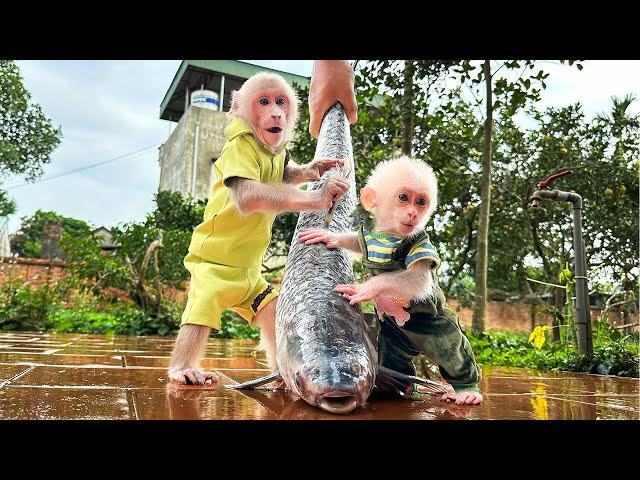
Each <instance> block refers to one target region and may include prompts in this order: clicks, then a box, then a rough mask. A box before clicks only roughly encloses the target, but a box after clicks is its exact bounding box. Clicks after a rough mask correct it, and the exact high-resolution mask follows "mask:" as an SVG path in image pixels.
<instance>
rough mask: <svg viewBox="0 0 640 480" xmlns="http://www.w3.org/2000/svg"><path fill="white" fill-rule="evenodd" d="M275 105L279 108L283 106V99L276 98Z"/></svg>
mask: <svg viewBox="0 0 640 480" xmlns="http://www.w3.org/2000/svg"><path fill="white" fill-rule="evenodd" d="M276 105H280V106H282V105H284V98H278V99H277V100H276Z"/></svg>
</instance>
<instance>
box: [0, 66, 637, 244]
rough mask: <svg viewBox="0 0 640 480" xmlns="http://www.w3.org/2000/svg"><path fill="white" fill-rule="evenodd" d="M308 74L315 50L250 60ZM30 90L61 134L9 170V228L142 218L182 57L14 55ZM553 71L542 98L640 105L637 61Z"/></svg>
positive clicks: (594, 108) (599, 105) (592, 107)
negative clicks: (43, 158) (32, 176)
mask: <svg viewBox="0 0 640 480" xmlns="http://www.w3.org/2000/svg"><path fill="white" fill-rule="evenodd" d="M246 61H248V62H250V63H255V64H258V65H263V66H268V67H270V68H275V69H278V70H283V71H287V72H290V73H296V74H299V75H304V76H310V75H311V68H312V61H311V60H256V61H253V60H246ZM17 63H18V66H19V67H20V72H21V74H22V77H23V80H24V84H25V86H26V88H27V89H28V90H29V91H30V92H31V94H32V100H33V101H34V102H37V103H39V104H40V105H41V106H42V108H43V110H44V112H45V114H46V115H47V116H48V117H49V118H51V120H52V122H53V124H54V125H56V126H61V127H62V134H63V138H62V143H61V144H60V145H59V146H58V148H57V149H56V150H55V151H54V152H53V154H52V162H51V163H50V164H49V165H48V166H46V167H45V171H44V175H43V176H42V177H41V178H40V180H39V181H38V182H37V183H34V184H28V185H27V186H21V187H18V188H12V187H15V186H16V185H22V184H23V183H24V181H23V180H22V179H21V178H19V177H18V178H9V179H6V180H4V184H3V188H5V189H8V190H9V195H10V197H12V198H13V200H14V201H15V202H16V204H17V209H18V210H17V213H16V214H14V215H12V216H11V217H10V221H9V232H10V233H13V232H15V231H16V230H17V229H18V228H19V226H20V217H23V216H29V215H32V214H33V213H34V212H35V211H36V210H37V209H41V210H53V211H55V212H57V213H59V214H62V215H65V216H68V217H74V218H78V219H82V220H85V221H87V222H88V223H90V224H92V225H94V226H95V227H99V226H102V225H104V226H107V227H109V226H113V225H116V224H118V223H122V222H130V221H138V220H142V219H143V218H144V216H145V215H146V214H147V213H148V212H149V211H150V210H151V209H152V207H153V195H154V194H155V193H156V191H157V188H158V181H159V178H160V167H159V165H158V150H157V147H158V146H159V145H160V144H162V143H163V142H164V141H166V139H167V137H168V136H169V131H170V129H172V128H174V127H175V125H176V124H175V123H172V122H168V121H165V120H160V119H159V107H160V102H161V101H162V99H163V97H164V94H165V93H166V91H167V89H168V88H169V85H170V83H171V81H172V80H173V77H174V75H175V73H176V71H177V69H178V67H179V66H180V60H163V61H157V60H153V61H151V60H150V61H133V60H128V61H55V60H54V61H18V62H17ZM544 67H545V70H546V71H548V72H549V73H550V76H549V78H548V79H547V81H546V83H547V85H548V87H547V89H546V90H545V91H544V92H543V93H542V102H541V105H542V106H543V107H546V106H549V105H553V106H556V107H558V106H563V105H567V104H569V103H574V102H578V101H579V102H581V103H582V104H583V106H584V109H585V112H586V113H587V114H588V115H590V116H593V115H595V114H597V113H600V112H603V111H608V110H609V106H610V103H611V102H610V99H611V97H612V96H614V95H615V96H624V95H626V94H629V93H632V94H635V95H636V96H637V97H639V98H638V101H637V102H636V103H635V104H634V106H633V111H635V112H638V111H640V61H587V62H584V69H583V70H582V71H578V70H577V69H576V68H575V67H574V68H569V67H567V66H560V65H555V64H551V63H549V64H545V65H544ZM148 147H152V148H150V149H148V150H146V151H144V152H142V153H140V154H137V155H134V156H130V157H127V158H123V159H120V160H115V161H112V162H109V163H106V164H105V165H102V166H98V167H95V168H89V169H86V170H84V171H81V172H78V173H74V174H71V175H66V176H62V177H60V178H54V179H51V180H46V178H48V177H53V176H56V175H61V174H64V173H65V172H69V171H72V170H76V169H79V168H82V167H86V166H89V165H91V164H94V163H98V162H103V161H107V160H111V159H114V158H117V157H121V156H124V155H127V154H131V153H134V152H137V151H140V150H143V149H145V148H148Z"/></svg>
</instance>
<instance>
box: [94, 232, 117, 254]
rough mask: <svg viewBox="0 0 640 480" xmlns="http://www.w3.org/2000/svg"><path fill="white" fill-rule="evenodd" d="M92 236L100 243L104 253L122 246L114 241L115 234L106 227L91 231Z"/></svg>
mask: <svg viewBox="0 0 640 480" xmlns="http://www.w3.org/2000/svg"><path fill="white" fill-rule="evenodd" d="M91 235H93V236H94V238H95V239H96V240H97V241H98V245H99V246H100V248H101V249H102V250H103V251H109V252H110V251H112V250H115V249H116V248H118V247H119V246H120V244H119V243H117V242H114V241H113V232H112V231H111V230H109V229H108V228H106V227H99V228H96V229H95V230H92V231H91Z"/></svg>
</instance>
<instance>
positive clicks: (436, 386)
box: [378, 365, 453, 395]
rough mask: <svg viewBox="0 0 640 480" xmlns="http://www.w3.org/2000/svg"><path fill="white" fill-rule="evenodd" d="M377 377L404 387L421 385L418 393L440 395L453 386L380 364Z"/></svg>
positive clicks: (384, 381)
mask: <svg viewBox="0 0 640 480" xmlns="http://www.w3.org/2000/svg"><path fill="white" fill-rule="evenodd" d="M378 377H382V378H381V380H382V382H383V383H391V384H396V385H398V384H400V385H403V386H405V387H406V386H407V385H411V386H413V385H415V384H418V385H421V386H422V387H424V388H421V389H420V390H419V393H428V394H429V395H442V394H445V393H451V392H452V391H453V388H452V387H451V386H450V385H447V384H445V383H441V382H435V381H433V380H427V379H426V378H421V377H416V376H414V375H407V374H406V373H401V372H396V371H395V370H391V369H390V368H386V367H383V366H382V365H380V366H379V367H378ZM414 390H415V389H414Z"/></svg>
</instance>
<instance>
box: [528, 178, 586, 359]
mask: <svg viewBox="0 0 640 480" xmlns="http://www.w3.org/2000/svg"><path fill="white" fill-rule="evenodd" d="M570 174H571V170H563V171H561V172H558V173H554V174H553V175H551V176H549V177H548V178H547V179H545V180H543V181H541V182H539V183H538V185H537V187H538V189H537V190H536V191H535V192H533V195H532V196H531V198H530V200H531V207H530V208H529V212H530V213H532V214H534V216H536V217H538V218H540V217H541V214H544V212H545V210H544V208H542V207H541V206H540V201H541V200H553V201H556V202H571V203H572V204H573V260H574V277H573V278H575V281H576V317H575V324H576V334H577V338H578V348H579V349H580V351H581V352H582V353H584V354H590V353H592V352H593V334H592V329H591V316H590V315H589V294H588V292H589V289H588V287H587V276H586V263H587V262H586V259H585V249H584V240H583V239H582V197H581V196H580V195H578V194H577V193H573V192H563V191H561V190H549V189H548V188H547V187H548V186H549V184H550V183H551V182H553V181H554V180H556V179H558V178H561V177H565V176H567V175H570Z"/></svg>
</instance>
